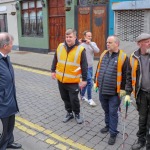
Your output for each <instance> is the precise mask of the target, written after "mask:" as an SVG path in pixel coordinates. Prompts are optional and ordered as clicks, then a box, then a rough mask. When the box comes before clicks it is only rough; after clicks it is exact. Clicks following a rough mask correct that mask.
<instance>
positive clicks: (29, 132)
mask: <svg viewBox="0 0 150 150" xmlns="http://www.w3.org/2000/svg"><path fill="white" fill-rule="evenodd" d="M15 127H17V128H18V129H20V130H22V131H24V132H26V133H28V134H30V135H32V136H35V135H36V134H37V133H36V132H35V131H33V130H31V129H28V128H27V127H25V126H23V125H21V124H20V123H17V122H15Z"/></svg>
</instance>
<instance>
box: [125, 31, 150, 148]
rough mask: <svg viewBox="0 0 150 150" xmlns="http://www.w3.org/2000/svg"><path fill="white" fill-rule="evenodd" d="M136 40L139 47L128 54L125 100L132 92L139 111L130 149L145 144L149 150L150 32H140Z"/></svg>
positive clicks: (127, 99) (128, 99)
mask: <svg viewBox="0 0 150 150" xmlns="http://www.w3.org/2000/svg"><path fill="white" fill-rule="evenodd" d="M136 42H137V44H138V46H139V49H138V50H136V51H135V52H133V53H132V54H131V56H130V61H129V65H128V71H127V81H126V88H125V90H126V93H127V95H126V96H125V101H128V102H130V99H131V98H130V94H131V92H133V95H134V98H135V99H136V104H137V110H138V112H139V131H138V132H137V137H138V141H137V143H135V144H134V145H133V146H132V150H140V149H141V148H142V147H144V146H145V144H146V150H150V34H147V33H142V34H141V35H139V36H138V37H137V38H136Z"/></svg>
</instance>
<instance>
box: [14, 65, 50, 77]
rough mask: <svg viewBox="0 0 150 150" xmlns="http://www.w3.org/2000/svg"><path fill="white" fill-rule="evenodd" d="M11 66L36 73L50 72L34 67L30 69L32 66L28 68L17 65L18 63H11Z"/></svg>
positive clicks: (47, 74)
mask: <svg viewBox="0 0 150 150" xmlns="http://www.w3.org/2000/svg"><path fill="white" fill-rule="evenodd" d="M13 67H14V68H15V69H21V70H25V71H29V72H33V73H38V74H42V75H46V76H50V75H51V74H50V72H48V71H41V70H36V69H32V68H28V67H22V66H18V65H13Z"/></svg>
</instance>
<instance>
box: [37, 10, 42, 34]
mask: <svg viewBox="0 0 150 150" xmlns="http://www.w3.org/2000/svg"><path fill="white" fill-rule="evenodd" d="M37 34H38V35H43V14H42V10H40V11H39V12H38V13H37Z"/></svg>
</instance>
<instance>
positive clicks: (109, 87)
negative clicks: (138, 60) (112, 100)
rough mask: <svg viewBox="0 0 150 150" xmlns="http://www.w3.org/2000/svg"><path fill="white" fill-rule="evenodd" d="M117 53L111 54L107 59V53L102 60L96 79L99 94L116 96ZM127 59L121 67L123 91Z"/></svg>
mask: <svg viewBox="0 0 150 150" xmlns="http://www.w3.org/2000/svg"><path fill="white" fill-rule="evenodd" d="M118 56H119V52H118V53H116V52H113V53H112V55H111V56H110V57H109V52H108V53H106V54H105V55H104V57H103V59H102V62H101V67H100V75H99V77H98V84H99V90H100V93H101V94H105V95H116V94H117V64H118ZM127 64H128V58H127V57H126V59H125V61H124V64H123V66H122V82H121V89H123V90H124V89H125V83H126V70H127Z"/></svg>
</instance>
